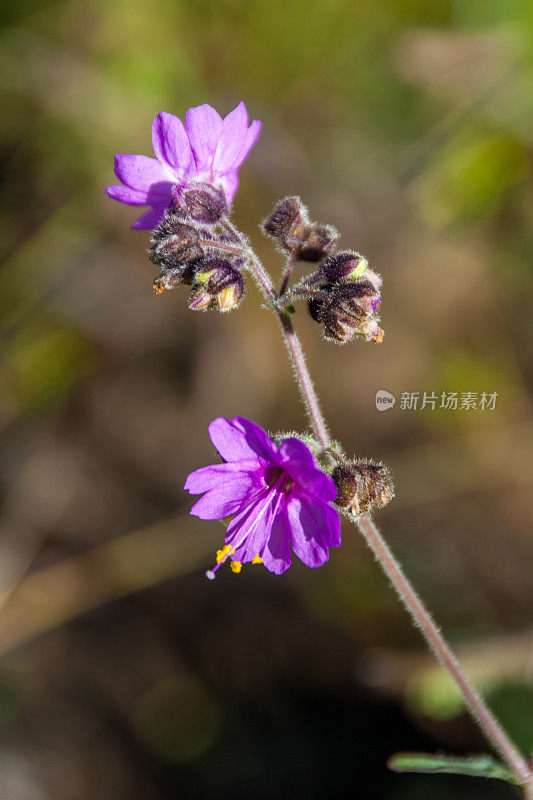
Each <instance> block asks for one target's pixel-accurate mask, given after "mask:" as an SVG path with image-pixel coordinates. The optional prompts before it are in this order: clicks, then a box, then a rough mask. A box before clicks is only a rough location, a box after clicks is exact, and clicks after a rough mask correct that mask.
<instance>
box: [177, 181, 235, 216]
mask: <svg viewBox="0 0 533 800" xmlns="http://www.w3.org/2000/svg"><path fill="white" fill-rule="evenodd" d="M172 195H173V197H174V201H175V203H176V207H177V208H178V209H179V210H180V211H181V213H182V214H183V216H184V217H185V218H187V217H188V218H189V219H191V220H194V221H195V222H199V223H201V224H202V225H214V224H215V223H216V222H218V221H219V220H220V218H221V217H223V216H224V215H225V214H227V213H228V204H227V202H226V197H225V195H224V192H223V191H222V190H221V189H217V188H216V187H215V186H211V184H209V183H198V184H191V185H184V186H180V185H177V186H174V187H173V188H172Z"/></svg>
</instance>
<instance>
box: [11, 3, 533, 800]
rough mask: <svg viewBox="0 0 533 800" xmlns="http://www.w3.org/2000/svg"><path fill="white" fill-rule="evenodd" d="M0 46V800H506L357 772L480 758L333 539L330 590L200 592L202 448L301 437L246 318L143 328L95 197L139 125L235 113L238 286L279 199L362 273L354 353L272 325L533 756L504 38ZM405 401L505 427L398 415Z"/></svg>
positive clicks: (524, 439)
mask: <svg viewBox="0 0 533 800" xmlns="http://www.w3.org/2000/svg"><path fill="white" fill-rule="evenodd" d="M1 13H2V29H1V33H0V64H1V69H0V92H1V108H2V113H1V123H0V159H1V166H2V209H1V216H0V230H1V233H2V250H1V252H2V269H1V275H0V281H1V291H0V313H1V328H2V341H1V348H2V358H1V365H0V397H1V410H0V436H1V452H2V461H1V469H0V481H1V492H2V496H3V508H2V512H1V517H0V601H1V608H0V795H1V796H2V797H3V798H6V800H89V798H91V800H92V798H94V797H95V796H97V797H98V798H99V800H126V798H127V800H137V798H138V799H139V800H141V799H142V800H162V799H163V798H170V797H172V798H174V797H183V798H213V797H220V798H225V797H228V798H229V797H232V798H236V797H242V798H267V797H268V798H270V797H272V796H277V797H280V798H304V797H305V798H332V797H361V798H363V797H364V798H379V799H380V800H381V798H386V799H390V800H417V798H426V797H427V796H428V795H429V793H431V796H432V797H433V798H435V800H439V799H440V798H442V799H443V800H444V799H448V798H452V797H453V798H458V799H459V800H461V798H467V797H468V798H473V799H474V800H475V799H476V798H484V800H487V799H488V800H491V799H493V800H506V799H507V798H509V800H511V798H513V797H514V796H515V795H514V793H513V790H512V789H511V788H509V787H508V786H507V785H505V784H503V783H500V782H497V781H481V780H479V781H476V780H474V779H470V778H465V777H441V776H427V777H426V776H417V775H395V774H392V773H390V772H388V770H387V769H386V766H385V762H386V759H387V757H388V756H389V755H391V754H392V753H394V752H396V751H398V750H409V749H411V750H413V749H415V750H426V751H432V752H433V751H436V750H444V751H449V752H454V753H470V752H479V751H483V750H485V749H486V745H485V743H484V742H483V740H482V738H481V736H480V734H479V733H478V731H477V730H476V728H475V727H474V725H473V724H472V722H471V721H470V720H469V719H468V718H467V716H466V715H465V714H464V712H463V707H462V704H461V702H460V699H459V698H458V696H457V693H456V691H455V690H454V688H453V686H452V685H451V684H450V682H449V681H448V680H447V678H446V677H445V676H444V675H443V673H442V671H441V670H439V669H438V668H436V667H435V665H434V664H433V662H432V660H431V658H430V657H429V655H427V653H426V652H425V650H424V647H423V644H422V642H421V639H420V636H419V634H418V632H417V631H416V630H414V629H413V628H412V627H411V625H410V622H409V620H408V618H407V616H406V614H405V612H404V610H403V608H402V607H401V606H400V604H399V603H398V602H397V600H396V597H395V596H394V595H393V593H392V590H391V589H390V588H389V586H388V585H387V582H386V580H385V579H384V578H383V576H382V575H381V573H380V571H379V569H378V567H377V565H376V564H375V563H374V561H373V559H372V557H371V555H370V554H369V552H368V551H367V550H366V548H365V545H364V543H363V542H362V541H361V540H360V539H359V538H358V535H357V533H356V530H355V528H353V526H350V525H346V527H345V530H344V546H343V548H342V549H341V550H340V551H336V552H334V553H333V554H332V558H331V560H330V562H329V564H328V565H327V566H325V567H324V568H323V569H320V570H317V571H312V570H308V569H306V568H304V567H302V566H301V565H300V564H294V566H293V567H292V568H291V570H290V571H289V572H288V573H287V574H286V575H285V576H284V577H283V578H278V577H275V576H271V575H269V574H268V573H267V572H266V571H265V570H263V569H261V568H258V567H253V568H252V567H250V568H247V569H244V570H243V572H242V573H241V574H240V575H239V576H234V575H232V574H231V573H230V572H229V570H227V571H224V572H222V571H221V573H220V574H219V578H218V579H217V581H216V582H215V583H208V582H206V581H205V579H204V578H203V571H204V570H205V569H206V568H207V567H209V566H210V564H211V563H212V560H213V554H214V551H215V549H216V547H217V546H218V544H219V542H220V541H221V535H222V530H221V528H220V526H219V525H218V524H217V523H203V522H200V521H199V520H195V519H193V518H190V517H189V516H188V508H189V505H190V501H189V498H188V496H186V495H185V493H184V492H183V491H182V490H181V488H180V487H181V485H182V483H183V480H184V478H185V476H186V475H187V473H188V472H189V471H191V470H192V469H194V468H196V467H198V466H201V465H204V464H207V463H210V462H211V460H212V458H213V451H212V447H211V445H210V442H209V439H208V436H207V424H208V422H209V421H210V420H211V419H213V418H214V417H215V416H218V415H227V416H232V415H234V414H240V415H244V416H248V417H251V418H252V419H254V420H256V421H258V422H259V423H260V424H262V425H263V426H264V427H266V428H268V429H270V430H278V429H284V430H287V429H290V428H295V429H297V428H300V429H301V428H303V427H304V426H305V419H304V415H303V409H302V407H301V405H300V402H299V399H298V395H297V391H296V388H295V386H294V385H293V382H292V376H291V373H290V369H289V368H288V365H287V362H286V359H285V353H284V348H283V344H282V342H281V339H280V336H279V333H278V331H277V328H276V324H275V321H274V319H273V318H272V316H271V315H270V314H268V313H267V312H266V311H264V310H262V309H261V308H260V303H261V298H260V296H259V294H258V292H257V291H256V290H255V288H254V287H253V286H250V287H249V291H248V294H247V297H246V299H245V302H244V304H243V305H242V306H241V308H240V309H239V311H238V312H237V313H233V314H231V315H227V316H224V317H222V316H220V315H219V314H217V313H215V312H212V313H209V314H199V313H193V312H190V311H189V310H188V309H187V303H186V300H187V295H186V291H185V290H176V291H174V292H167V293H165V294H164V295H160V296H157V297H156V296H154V295H153V294H152V289H151V282H152V278H153V276H154V272H153V269H152V266H151V264H150V263H149V262H148V260H147V258H146V254H145V248H146V246H147V234H146V233H145V232H132V231H130V230H129V225H130V224H131V223H132V222H133V220H134V219H135V217H136V209H133V208H129V207H126V206H121V205H120V204H118V203H114V202H112V201H110V200H109V199H108V198H106V197H105V196H104V194H103V188H104V186H106V185H107V184H109V183H111V182H113V175H112V157H113V153H115V152H117V151H118V152H131V153H146V154H151V144H150V124H151V121H152V119H153V117H154V116H155V115H156V114H157V113H158V112H159V111H160V110H161V109H165V110H168V111H170V112H173V113H175V114H177V115H183V113H184V111H185V110H186V109H187V108H188V107H189V106H192V105H197V104H199V103H201V102H204V101H207V102H211V103H212V104H213V105H215V106H216V107H217V108H218V109H219V110H220V111H221V112H223V113H227V112H228V111H229V110H230V109H231V108H233V107H234V105H235V104H236V103H237V102H238V101H239V100H241V99H245V101H246V103H247V105H248V108H249V110H250V112H251V114H252V115H253V116H254V117H256V118H259V119H261V120H262V121H263V125H264V127H263V133H262V137H261V139H260V141H259V143H258V145H257V147H256V148H255V150H254V151H253V153H252V155H251V157H250V158H249V160H248V162H247V163H246V165H245V166H244V167H243V169H242V170H241V188H240V190H239V193H238V195H237V199H236V203H235V212H234V214H235V221H236V223H237V224H238V225H239V226H240V227H241V228H242V229H243V230H245V231H246V232H247V233H249V234H250V236H251V238H252V241H253V243H254V245H255V246H256V248H257V250H258V251H259V252H260V254H261V255H262V256H263V258H264V260H265V263H266V264H267V265H268V266H269V267H270V268H271V269H272V270H273V272H274V273H276V274H278V273H279V271H280V269H281V266H282V265H281V259H280V256H279V254H277V253H276V252H275V251H274V250H273V249H272V247H271V244H270V243H269V242H268V241H265V240H263V239H262V237H261V234H260V232H259V229H258V223H259V221H260V220H261V218H263V217H264V216H265V215H266V214H267V213H268V212H269V210H270V208H271V207H272V205H273V203H274V201H275V200H276V199H277V198H279V197H281V196H283V195H286V194H294V193H299V194H301V195H302V197H303V198H304V200H305V202H306V203H307V204H308V205H309V207H310V209H311V212H312V214H313V216H314V217H315V218H316V219H318V220H320V221H323V222H329V223H333V224H334V225H336V226H337V227H338V228H339V230H340V231H341V232H342V240H341V244H342V245H343V246H344V247H350V248H355V249H357V250H359V251H361V252H363V253H365V254H366V255H367V257H368V258H369V260H370V262H371V264H372V265H373V266H374V268H375V269H377V270H378V271H379V272H380V273H381V274H382V276H383V278H384V287H383V295H384V302H383V306H382V312H383V313H382V319H383V326H384V328H385V330H386V337H385V340H384V342H383V344H381V345H379V346H378V345H370V344H365V343H363V342H354V343H352V344H350V345H349V346H346V347H337V346H335V345H333V344H329V343H326V342H323V341H322V340H321V339H320V336H319V331H318V329H317V327H316V325H315V323H313V322H312V320H311V319H309V318H308V317H307V316H306V313H305V310H304V309H303V308H302V309H301V311H300V312H299V313H298V314H297V316H296V318H295V322H296V324H297V326H298V329H299V331H300V333H301V335H302V339H303V342H304V346H305V348H306V351H307V352H308V356H309V364H310V368H311V370H312V373H313V375H314V376H315V379H316V383H317V386H318V389H319V392H320V394H321V399H322V402H323V407H324V409H325V410H326V412H327V417H328V420H329V422H330V425H331V429H332V431H333V433H334V435H335V436H337V437H338V438H339V439H342V441H343V443H344V445H345V447H346V449H347V451H348V452H353V453H354V454H357V455H359V456H369V457H374V458H379V459H383V460H384V461H385V462H386V463H387V464H389V465H390V467H391V468H392V470H393V472H394V474H395V477H396V484H397V498H396V500H395V501H394V502H393V503H391V505H390V506H389V507H388V508H387V509H386V510H385V511H383V512H382V513H380V514H379V517H378V522H379V524H380V525H381V527H382V529H383V531H384V532H385V534H386V536H387V538H388V540H389V541H390V543H391V545H392V546H393V548H394V550H395V551H396V553H397V554H398V555H399V557H400V558H401V560H402V562H403V563H404V565H405V568H406V570H407V572H408V574H409V576H410V577H411V578H412V580H413V581H414V584H415V585H416V586H417V587H418V588H419V590H420V591H421V593H422V595H423V596H424V598H425V599H426V601H427V603H428V605H429V606H430V608H431V609H433V610H434V612H435V614H436V616H437V619H438V620H439V622H440V623H441V625H442V626H443V628H444V630H445V631H446V633H447V634H448V635H449V637H450V638H451V640H452V642H453V643H454V645H455V646H456V647H457V650H458V651H459V653H460V654H461V656H462V657H463V659H464V665H465V668H466V670H467V671H468V673H469V674H470V675H471V677H472V678H473V679H474V681H475V682H476V684H477V685H478V686H480V687H481V688H482V689H483V691H484V692H485V693H486V694H487V696H488V699H489V702H490V704H491V706H492V707H493V708H494V709H495V710H496V711H497V712H498V714H499V715H500V716H501V719H502V720H503V721H504V723H505V725H506V726H507V727H508V729H509V731H510V732H511V734H512V735H513V736H514V738H515V739H516V741H517V742H518V743H519V744H520V746H521V747H522V748H524V750H525V751H526V752H531V750H532V749H533V726H532V723H531V720H532V716H533V714H532V712H533V683H532V675H533V673H532V670H533V666H532V664H533V659H532V649H533V646H532V643H533V628H532V627H531V624H532V621H531V607H532V600H533V586H532V581H531V564H532V563H533V562H532V559H533V552H532V551H533V544H532V537H531V525H532V521H533V509H532V496H533V493H532V491H531V478H532V468H531V458H530V454H531V448H532V444H533V422H532V418H531V406H530V394H529V392H530V389H531V383H532V379H533V368H532V367H533V337H532V333H533V325H532V315H531V300H532V296H531V295H532V291H531V287H532V282H531V261H532V258H533V184H532V182H531V168H532V147H533V124H532V120H533V92H532V88H531V87H532V86H533V7H532V6H531V3H530V2H529V0H492V2H490V3H487V2H482V0H455V2H451V1H450V0H436V2H431V3H427V2H422V0H375V2H373V3H368V2H366V1H365V0H355V1H354V0H328V2H323V1H322V0H291V2H287V0H268V2H267V1H266V0H260V1H259V2H255V1H254V0H217V1H216V2H207V0H190V1H189V2H185V0H181V1H177V0H174V1H172V0H151V1H150V2H142V1H141V0H112V1H111V2H109V1H108V2H104V0H88V1H87V0H57V1H56V2H44V0H41V2H38V0H19V2H18V3H14V2H10V3H9V2H6V3H4V4H2V12H1ZM379 389H386V390H387V391H390V392H393V393H394V394H395V395H396V396H397V398H398V401H397V403H396V405H395V407H394V409H392V410H389V411H387V412H385V413H380V412H378V411H377V410H376V408H375V402H374V396H375V393H376V391H377V390H379ZM416 391H419V392H423V391H428V392H436V393H438V394H440V392H442V391H450V392H451V391H456V392H463V391H472V392H483V391H486V392H497V393H498V400H497V404H496V408H495V409H494V410H493V411H489V410H485V411H465V410H463V411H456V412H453V411H439V410H435V411H431V410H428V409H425V410H423V411H422V410H420V409H418V410H416V411H415V410H411V411H408V410H402V409H401V408H400V402H399V398H400V396H401V394H402V392H416Z"/></svg>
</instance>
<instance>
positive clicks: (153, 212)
mask: <svg viewBox="0 0 533 800" xmlns="http://www.w3.org/2000/svg"><path fill="white" fill-rule="evenodd" d="M166 209H167V206H166V205H164V206H154V207H153V208H149V209H148V211H145V212H144V214H141V216H140V217H139V218H138V219H136V220H135V222H134V223H133V225H132V226H131V227H132V228H133V230H135V231H153V229H154V228H155V226H156V225H157V224H158V223H159V222H160V221H161V219H162V218H163V214H164V213H165V211H166Z"/></svg>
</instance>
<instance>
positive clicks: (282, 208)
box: [263, 197, 338, 261]
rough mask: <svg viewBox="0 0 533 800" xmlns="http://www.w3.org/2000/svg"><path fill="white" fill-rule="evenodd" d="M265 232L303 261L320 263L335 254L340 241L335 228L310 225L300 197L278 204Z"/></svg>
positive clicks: (315, 224) (265, 222) (314, 223)
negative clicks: (324, 258)
mask: <svg viewBox="0 0 533 800" xmlns="http://www.w3.org/2000/svg"><path fill="white" fill-rule="evenodd" d="M263 230H264V231H265V232H266V233H268V234H269V236H272V237H273V238H274V239H277V240H278V242H279V243H280V245H281V246H282V247H283V249H284V250H286V251H287V252H289V253H291V254H293V255H294V256H296V258H297V259H300V260H301V261H319V260H320V259H321V258H323V257H324V256H325V255H326V253H328V252H329V251H330V250H331V248H332V247H333V245H334V244H335V241H336V240H337V237H338V233H337V231H336V230H335V228H333V227H332V226H331V225H319V224H318V223H316V222H310V220H309V215H308V213H307V209H306V207H305V206H304V204H303V203H302V201H301V200H300V198H299V197H286V198H285V199H284V200H282V201H281V202H280V203H278V205H277V206H276V207H275V209H274V211H273V212H272V214H271V215H270V216H269V217H268V218H267V219H266V220H265V221H264V222H263Z"/></svg>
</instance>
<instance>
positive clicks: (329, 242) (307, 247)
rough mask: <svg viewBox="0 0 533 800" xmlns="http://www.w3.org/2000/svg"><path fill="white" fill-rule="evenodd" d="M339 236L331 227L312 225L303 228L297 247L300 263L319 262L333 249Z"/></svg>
mask: <svg viewBox="0 0 533 800" xmlns="http://www.w3.org/2000/svg"><path fill="white" fill-rule="evenodd" d="M338 236H339V234H338V233H337V231H336V230H335V228H334V227H333V226H332V225H319V224H318V223H313V224H312V225H308V226H307V227H306V228H305V231H304V234H303V237H302V241H301V243H300V245H299V247H298V259H299V260H300V261H320V259H321V258H323V257H324V256H325V255H326V254H327V253H328V252H329V251H330V250H331V248H332V247H333V245H334V244H335V242H336V241H337V238H338Z"/></svg>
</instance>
